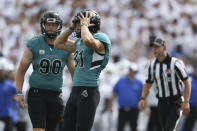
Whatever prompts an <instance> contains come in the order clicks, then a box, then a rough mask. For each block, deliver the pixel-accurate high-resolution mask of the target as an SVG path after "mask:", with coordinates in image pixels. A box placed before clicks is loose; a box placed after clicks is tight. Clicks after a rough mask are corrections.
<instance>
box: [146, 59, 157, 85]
mask: <svg viewBox="0 0 197 131" xmlns="http://www.w3.org/2000/svg"><path fill="white" fill-rule="evenodd" d="M154 63H155V60H153V61H152V62H151V63H150V65H149V67H148V77H147V79H146V83H153V82H154V73H153V70H154V69H153V65H154Z"/></svg>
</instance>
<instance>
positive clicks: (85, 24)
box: [80, 22, 88, 27]
mask: <svg viewBox="0 0 197 131" xmlns="http://www.w3.org/2000/svg"><path fill="white" fill-rule="evenodd" d="M80 26H86V27H88V23H85V22H82V23H81V24H80Z"/></svg>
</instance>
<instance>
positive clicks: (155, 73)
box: [146, 55, 188, 98]
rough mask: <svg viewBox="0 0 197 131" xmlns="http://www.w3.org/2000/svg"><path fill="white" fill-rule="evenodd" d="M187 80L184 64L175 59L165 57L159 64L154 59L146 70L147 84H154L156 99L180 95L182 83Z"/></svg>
mask: <svg viewBox="0 0 197 131" xmlns="http://www.w3.org/2000/svg"><path fill="white" fill-rule="evenodd" d="M187 78H188V74H187V72H186V68H185V65H184V63H183V62H182V61H181V60H180V59H177V58H175V57H170V56H169V55H167V57H166V58H165V59H164V61H162V62H159V61H158V60H157V59H156V58H155V59H154V60H153V61H152V62H151V64H150V66H149V68H148V78H147V80H146V82H147V83H153V82H155V84H156V87H157V89H158V93H157V97H158V98H167V97H171V96H175V95H182V90H183V81H184V80H186V79H187Z"/></svg>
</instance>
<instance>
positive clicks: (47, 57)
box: [27, 35, 70, 91]
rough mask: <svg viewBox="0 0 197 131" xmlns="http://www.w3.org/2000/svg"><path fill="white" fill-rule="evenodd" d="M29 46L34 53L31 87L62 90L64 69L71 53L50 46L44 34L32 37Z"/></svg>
mask: <svg viewBox="0 0 197 131" xmlns="http://www.w3.org/2000/svg"><path fill="white" fill-rule="evenodd" d="M27 47H28V48H29V49H30V50H31V52H32V54H33V61H32V65H33V72H32V74H31V76H30V79H29V84H30V87H31V88H41V89H46V90H54V91H61V90H62V85H63V78H62V76H63V69H64V67H65V65H66V61H67V59H68V57H69V55H70V53H68V52H65V51H63V50H59V49H57V48H55V47H51V46H49V44H48V43H47V42H46V41H45V39H44V36H43V35H39V36H37V37H34V38H32V39H30V40H29V41H28V42H27Z"/></svg>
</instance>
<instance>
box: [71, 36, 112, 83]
mask: <svg viewBox="0 0 197 131" xmlns="http://www.w3.org/2000/svg"><path fill="white" fill-rule="evenodd" d="M93 37H94V38H95V39H98V40H99V41H101V42H102V43H103V44H104V46H105V54H104V55H101V54H99V53H97V52H96V51H94V50H93V49H91V48H89V47H87V46H86V45H85V44H84V43H83V41H82V39H81V38H79V39H77V40H76V52H75V54H74V60H75V71H74V78H73V84H72V85H73V86H99V76H100V73H101V70H102V69H104V68H105V66H106V65H107V63H108V61H109V58H110V54H111V41H110V39H109V38H108V36H107V35H105V34H103V33H96V34H94V35H93Z"/></svg>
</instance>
